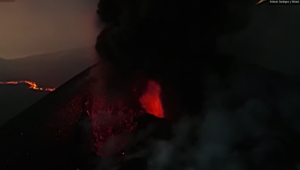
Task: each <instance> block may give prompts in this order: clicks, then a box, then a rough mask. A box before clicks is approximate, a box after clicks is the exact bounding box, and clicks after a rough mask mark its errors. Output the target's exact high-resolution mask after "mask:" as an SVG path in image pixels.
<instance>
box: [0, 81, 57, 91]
mask: <svg viewBox="0 0 300 170" xmlns="http://www.w3.org/2000/svg"><path fill="white" fill-rule="evenodd" d="M17 84H27V85H28V86H29V87H28V88H29V89H32V90H35V91H50V92H52V91H54V90H55V88H43V87H39V86H38V85H37V84H36V83H35V82H33V81H27V80H21V81H5V82H1V81H0V85H17Z"/></svg>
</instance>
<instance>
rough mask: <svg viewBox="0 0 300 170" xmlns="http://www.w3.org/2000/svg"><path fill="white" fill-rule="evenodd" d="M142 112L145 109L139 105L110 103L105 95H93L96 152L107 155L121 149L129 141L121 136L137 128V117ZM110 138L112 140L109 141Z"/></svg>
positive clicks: (91, 113)
mask: <svg viewBox="0 0 300 170" xmlns="http://www.w3.org/2000/svg"><path fill="white" fill-rule="evenodd" d="M141 114H143V111H142V109H141V108H139V107H136V108H135V107H130V106H127V105H126V104H124V103H120V102H119V103H108V102H106V99H105V97H100V96H93V102H92V109H91V112H90V113H89V116H90V117H91V121H92V122H91V123H92V129H93V130H92V131H93V136H94V148H95V149H96V153H97V154H98V155H101V156H104V157H105V156H109V155H111V154H114V153H116V152H118V151H120V149H121V148H122V147H123V146H124V144H125V143H126V141H127V139H126V138H125V137H121V136H122V135H125V136H126V134H129V133H130V132H132V131H133V130H134V129H135V127H136V125H137V122H136V121H135V118H136V117H138V116H139V115H141ZM116 136H117V137H116ZM114 137H115V138H114ZM109 139H112V140H111V141H108V140H109ZM107 148H109V149H107Z"/></svg>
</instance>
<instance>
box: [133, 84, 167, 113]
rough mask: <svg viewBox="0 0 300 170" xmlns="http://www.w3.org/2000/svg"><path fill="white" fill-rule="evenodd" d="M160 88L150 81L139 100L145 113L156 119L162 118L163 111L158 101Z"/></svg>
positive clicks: (159, 100)
mask: <svg viewBox="0 0 300 170" xmlns="http://www.w3.org/2000/svg"><path fill="white" fill-rule="evenodd" d="M160 93H161V88H160V85H159V84H158V83H157V82H155V81H153V80H150V81H148V86H147V89H146V91H145V93H144V94H143V95H142V97H141V98H140V99H139V100H140V103H141V105H142V107H143V108H144V109H145V110H146V112H147V113H149V114H152V115H154V116H156V117H159V118H163V117H164V111H163V107H162V103H161V99H160Z"/></svg>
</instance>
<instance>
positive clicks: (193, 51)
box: [96, 0, 248, 116]
mask: <svg viewBox="0 0 300 170" xmlns="http://www.w3.org/2000/svg"><path fill="white" fill-rule="evenodd" d="M242 3H243V4H242ZM232 4H233V5H232ZM247 4H248V2H247V1H245V2H239V1H237V2H234V0H216V1H204V0H200V1H194V0H187V1H179V0H175V1H174V0H173V1H171V0H139V1H134V0H129V1H121V0H101V1H100V3H99V5H98V14H99V17H100V19H101V20H102V22H104V23H105V24H106V28H105V29H104V30H103V31H102V32H101V33H100V35H99V36H98V38H97V44H96V49H97V51H98V53H99V54H100V57H101V58H102V59H103V60H104V61H106V62H108V63H110V64H111V65H112V67H113V70H114V74H112V76H111V77H110V79H109V80H108V82H107V84H109V86H110V87H114V88H116V89H122V88H123V87H124V86H126V87H130V86H132V84H134V82H135V81H136V79H137V76H136V75H137V73H139V75H143V76H144V77H146V79H147V78H149V79H153V80H155V81H157V82H159V84H160V85H161V86H162V100H163V103H164V108H165V110H166V113H165V114H167V115H168V116H170V113H172V114H176V113H177V114H178V113H181V109H182V108H184V110H188V111H189V112H193V111H195V110H199V108H201V101H203V97H202V96H203V95H202V93H203V92H202V88H201V87H202V86H203V80H204V78H205V76H206V75H205V74H206V70H207V69H208V68H209V69H210V70H212V71H213V72H222V73H224V72H226V70H227V67H228V66H229V65H230V62H231V59H229V58H230V57H224V56H220V55H216V53H217V49H216V39H217V38H218V37H219V36H221V35H223V34H226V33H230V32H235V31H238V30H240V29H241V28H243V27H244V26H245V25H246V23H247V21H248V18H247V17H246V13H245V12H246V11H247V10H246V6H247ZM229 6H233V7H232V8H229ZM234 7H235V8H234ZM229 9H230V10H229ZM241 18H242V19H241ZM241 21H243V22H241ZM120 77H121V78H122V79H123V80H124V81H121V82H122V83H114V82H120V81H116V79H120ZM124 77H125V78H124ZM112 84H113V85H112ZM124 84H126V85H124ZM142 84H143V83H142ZM145 88H146V87H145V86H141V87H140V89H141V91H143V90H144V89H145ZM170 96H171V97H170ZM174 106H176V107H174Z"/></svg>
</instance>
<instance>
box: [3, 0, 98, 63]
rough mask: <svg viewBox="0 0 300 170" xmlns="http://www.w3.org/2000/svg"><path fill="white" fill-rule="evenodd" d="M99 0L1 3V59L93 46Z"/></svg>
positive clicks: (96, 29) (96, 28) (96, 32)
mask: <svg viewBox="0 0 300 170" xmlns="http://www.w3.org/2000/svg"><path fill="white" fill-rule="evenodd" d="M97 4H98V0H53V1H51V2H50V1H47V0H26V1H18V0H17V1H15V2H9V3H0V25H1V27H0V49H1V52H0V58H3V59H15V58H22V57H26V56H30V55H37V54H44V53H51V52H57V51H62V50H69V49H74V48H84V47H88V46H93V45H94V44H95V42H96V37H97V35H98V34H99V31H100V29H99V27H98V26H97V15H96V10H97Z"/></svg>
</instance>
